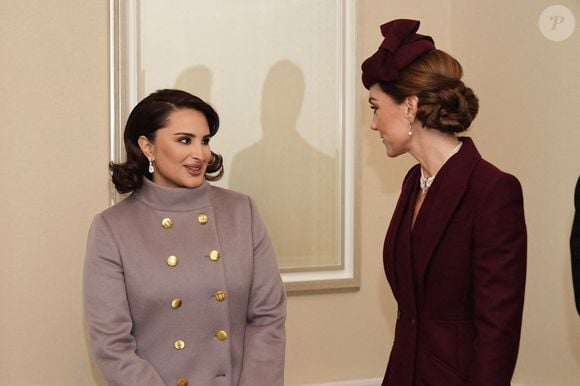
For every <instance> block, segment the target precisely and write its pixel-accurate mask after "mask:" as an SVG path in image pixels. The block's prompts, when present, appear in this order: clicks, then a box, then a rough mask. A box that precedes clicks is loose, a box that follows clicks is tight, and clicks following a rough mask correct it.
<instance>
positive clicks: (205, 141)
mask: <svg viewBox="0 0 580 386" xmlns="http://www.w3.org/2000/svg"><path fill="white" fill-rule="evenodd" d="M201 143H202V144H203V145H209V138H204V139H202V140H201Z"/></svg>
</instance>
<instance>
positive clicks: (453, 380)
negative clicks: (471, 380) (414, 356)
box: [419, 350, 467, 386]
mask: <svg viewBox="0 0 580 386" xmlns="http://www.w3.org/2000/svg"><path fill="white" fill-rule="evenodd" d="M419 376H420V379H421V385H422V386H465V385H467V379H465V378H463V377H462V376H461V375H459V373H457V371H456V370H455V369H454V368H452V367H451V366H449V365H448V364H446V363H445V362H443V361H441V360H440V359H438V358H437V357H436V356H434V355H433V354H431V353H430V352H428V351H425V350H423V351H422V352H421V360H420V368H419Z"/></svg>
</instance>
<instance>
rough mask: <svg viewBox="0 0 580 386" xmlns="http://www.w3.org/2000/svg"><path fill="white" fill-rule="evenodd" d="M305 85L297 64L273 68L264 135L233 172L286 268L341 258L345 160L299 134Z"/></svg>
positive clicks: (265, 94) (237, 159) (234, 184)
mask: <svg viewBox="0 0 580 386" xmlns="http://www.w3.org/2000/svg"><path fill="white" fill-rule="evenodd" d="M305 88H306V85H305V81H304V75H303V72H302V70H301V69H300V68H299V67H298V66H297V65H296V64H294V63H292V62H290V61H288V60H282V61H279V62H276V63H275V64H274V65H273V66H272V67H271V68H270V70H269V72H268V74H267V76H266V79H265V81H264V85H263V90H262V102H261V103H262V105H261V124H262V137H261V139H260V140H259V142H257V143H255V144H254V145H252V146H250V147H248V148H246V149H244V150H242V151H240V152H239V153H238V154H236V155H235V156H234V158H233V162H232V167H231V173H230V178H229V186H230V187H231V188H232V189H235V190H239V191H241V192H245V193H248V194H250V195H252V196H253V197H254V198H255V199H256V202H257V205H258V207H259V208H260V212H261V214H262V216H263V218H264V222H265V223H266V225H267V226H268V229H269V232H270V236H271V238H272V242H273V244H274V246H275V248H276V252H277V255H278V262H279V265H280V268H281V269H291V268H293V267H296V266H312V267H315V266H323V265H329V263H330V264H332V265H338V264H339V263H340V262H339V261H337V260H338V259H339V256H340V250H339V245H340V243H339V240H338V235H339V227H340V223H339V215H340V212H339V197H340V195H339V192H337V185H338V182H339V181H338V172H339V165H338V163H337V157H336V156H335V157H334V158H332V157H329V156H327V155H325V154H324V153H322V152H321V151H318V150H317V149H316V148H314V147H313V146H311V145H310V144H308V143H307V142H306V141H305V140H304V139H303V138H302V137H301V136H300V134H299V131H302V132H304V130H298V128H297V122H298V118H299V116H300V111H301V108H302V104H303V100H304V92H305ZM301 129H307V130H316V128H315V127H309V128H301Z"/></svg>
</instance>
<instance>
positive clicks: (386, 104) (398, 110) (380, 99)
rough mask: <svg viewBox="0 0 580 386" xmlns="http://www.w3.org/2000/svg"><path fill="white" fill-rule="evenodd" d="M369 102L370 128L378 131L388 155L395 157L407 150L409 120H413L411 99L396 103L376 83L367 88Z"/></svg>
mask: <svg viewBox="0 0 580 386" xmlns="http://www.w3.org/2000/svg"><path fill="white" fill-rule="evenodd" d="M369 103H370V105H371V109H372V110H373V120H372V122H371V130H374V131H378V132H379V134H380V136H381V139H382V141H383V144H384V145H385V147H386V150H387V155H388V156H389V157H397V156H399V155H401V154H403V153H406V152H407V151H408V150H409V142H410V141H411V136H409V122H411V121H412V120H413V118H414V117H413V116H412V112H413V99H412V98H410V97H409V98H407V99H406V100H405V101H403V103H400V104H399V103H397V102H396V101H395V100H394V99H393V98H391V97H390V96H389V95H388V94H386V93H385V92H384V91H383V90H381V88H380V86H379V85H378V84H374V85H373V86H371V88H370V89H369Z"/></svg>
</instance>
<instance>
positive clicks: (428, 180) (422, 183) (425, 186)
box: [419, 142, 463, 194]
mask: <svg viewBox="0 0 580 386" xmlns="http://www.w3.org/2000/svg"><path fill="white" fill-rule="evenodd" d="M461 145H463V142H459V145H457V146H456V147H455V149H453V151H452V152H451V154H449V155H448V156H447V158H445V160H444V161H443V164H442V165H441V167H443V165H445V163H446V162H447V161H449V158H451V157H453V156H454V155H455V154H456V153H457V152H458V151H459V149H461ZM434 180H435V176H427V175H426V174H425V171H424V170H423V166H421V177H419V187H420V188H421V192H422V193H423V194H427V191H428V190H429V188H430V187H431V185H432V184H433V181H434Z"/></svg>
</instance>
